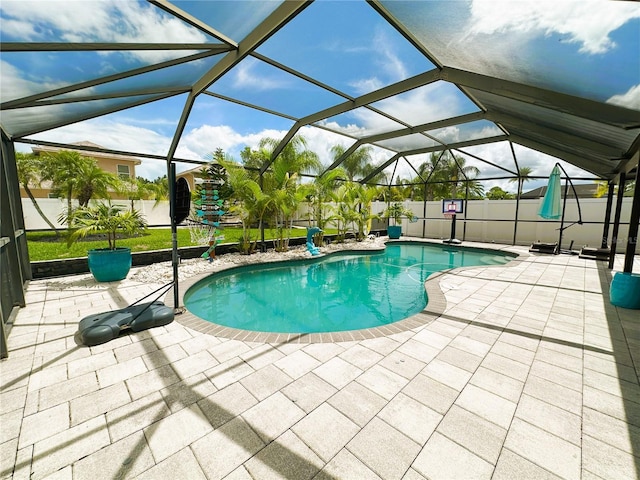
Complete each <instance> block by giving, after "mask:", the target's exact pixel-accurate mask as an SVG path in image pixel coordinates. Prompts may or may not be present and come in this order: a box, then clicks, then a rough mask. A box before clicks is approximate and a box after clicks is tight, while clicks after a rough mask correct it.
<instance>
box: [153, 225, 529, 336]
mask: <svg viewBox="0 0 640 480" xmlns="http://www.w3.org/2000/svg"><path fill="white" fill-rule="evenodd" d="M407 242H410V243H428V244H433V245H439V246H441V245H442V243H441V242H437V241H434V240H430V239H423V238H404V239H398V240H387V241H386V242H385V246H386V244H387V243H407ZM385 246H383V247H381V248H375V249H371V248H367V249H364V248H346V249H343V250H338V251H335V252H330V253H325V254H322V255H319V256H317V257H303V258H293V259H285V260H282V259H276V260H266V261H261V262H254V263H250V264H242V265H228V266H224V267H222V268H220V269H219V270H216V271H215V272H207V273H202V274H199V275H194V276H193V277H189V278H187V279H185V280H183V281H182V282H181V284H180V286H179V292H178V293H179V295H178V298H179V304H180V305H184V292H186V291H187V290H189V288H191V287H192V286H193V285H195V284H196V283H198V282H199V281H201V280H203V279H204V278H206V277H208V276H210V275H213V274H216V273H219V272H224V271H228V270H233V269H239V268H243V267H247V266H251V265H266V264H277V263H283V262H285V263H290V262H308V261H309V260H312V259H317V260H318V261H320V260H321V259H322V258H325V257H328V256H332V255H336V254H345V253H347V254H359V253H360V254H361V253H379V252H380V251H384V249H385V248H386V247H385ZM354 247H357V246H354ZM455 247H456V248H466V249H470V250H471V249H473V250H489V251H497V252H503V253H510V254H513V255H514V257H513V259H512V260H511V261H510V262H509V263H506V264H504V265H475V266H469V267H456V268H451V269H447V270H442V271H439V272H434V273H432V274H431V275H429V277H428V278H427V279H426V280H425V282H424V287H425V290H426V292H427V297H428V299H429V301H428V302H427V305H426V307H425V309H424V310H422V311H421V312H419V313H417V314H415V315H412V316H410V317H407V318H405V319H403V320H399V321H397V322H393V323H389V324H387V325H381V326H378V327H371V328H363V329H358V330H343V331H339V332H320V333H273V332H257V331H252V330H243V329H238V328H233V327H227V326H224V325H219V324H217V323H214V322H210V321H208V320H204V319H203V318H200V317H198V316H197V315H194V314H193V313H191V312H190V311H189V310H187V309H186V308H184V311H183V312H182V313H180V314H177V315H176V317H175V320H176V321H177V322H178V323H179V324H181V325H182V326H184V327H187V328H190V329H192V330H196V331H198V332H200V333H204V334H207V335H213V336H216V337H222V338H227V339H233V340H239V341H243V342H255V343H266V344H281V343H305V344H306V343H334V342H354V341H362V340H366V339H369V338H377V337H385V336H387V335H392V334H395V333H402V332H406V331H409V330H413V329H416V328H419V327H423V326H425V325H428V324H429V323H431V322H433V321H434V320H436V319H437V318H438V317H440V316H441V315H442V314H443V313H444V311H445V310H446V307H447V300H446V297H445V295H444V292H443V291H442V288H441V287H440V281H439V279H440V277H441V276H443V275H445V274H452V273H453V274H455V273H457V272H460V271H464V270H469V269H473V268H487V267H511V266H515V265H517V264H519V263H520V262H521V261H522V260H523V259H524V258H526V257H528V256H529V255H528V254H525V253H523V252H522V251H516V250H515V249H512V250H510V248H512V247H511V246H504V245H502V246H497V245H496V246H492V245H485V244H482V246H474V245H471V246H467V245H455ZM164 301H165V303H167V304H170V303H172V302H173V288H172V289H170V290H169V292H167V294H166V295H165V299H164Z"/></svg>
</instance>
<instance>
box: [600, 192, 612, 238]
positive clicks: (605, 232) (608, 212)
mask: <svg viewBox="0 0 640 480" xmlns="http://www.w3.org/2000/svg"><path fill="white" fill-rule="evenodd" d="M614 188H615V185H614V184H613V183H609V191H608V192H607V208H606V210H605V213H604V227H603V229H602V244H601V245H600V248H607V246H608V243H609V225H610V224H611V207H612V206H613V189H614Z"/></svg>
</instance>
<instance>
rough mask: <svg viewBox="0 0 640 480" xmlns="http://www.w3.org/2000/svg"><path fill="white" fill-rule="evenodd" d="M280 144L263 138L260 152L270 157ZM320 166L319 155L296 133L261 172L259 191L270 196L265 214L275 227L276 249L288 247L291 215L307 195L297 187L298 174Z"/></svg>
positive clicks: (298, 182)
mask: <svg viewBox="0 0 640 480" xmlns="http://www.w3.org/2000/svg"><path fill="white" fill-rule="evenodd" d="M279 143H280V142H279V141H278V140H276V139H272V138H264V139H262V140H261V141H260V148H261V151H262V154H261V155H264V154H266V153H269V158H271V157H272V155H273V152H274V150H275V148H276V147H277V146H278V145H279ZM319 168H320V161H319V160H318V156H317V155H316V154H315V153H314V152H312V151H311V150H308V149H307V143H306V141H305V139H304V138H303V137H301V136H295V137H293V138H292V139H291V141H290V142H289V143H287V145H285V146H284V148H282V150H281V151H280V153H279V154H278V156H277V157H276V158H275V159H274V160H273V163H272V164H271V167H270V169H269V170H268V171H267V172H265V173H264V175H263V179H262V192H263V193H264V194H265V195H267V196H268V197H269V199H270V201H269V207H268V210H267V212H266V213H267V214H269V215H270V217H271V223H272V227H273V228H275V229H276V234H277V235H276V241H275V248H276V250H277V251H286V250H288V248H289V238H290V236H291V228H292V226H293V216H294V214H295V212H296V211H297V210H298V206H299V204H300V203H301V202H302V201H303V200H304V199H305V197H306V193H307V190H306V188H301V186H300V178H301V177H300V175H301V174H302V173H305V172H310V171H317V170H318V169H319Z"/></svg>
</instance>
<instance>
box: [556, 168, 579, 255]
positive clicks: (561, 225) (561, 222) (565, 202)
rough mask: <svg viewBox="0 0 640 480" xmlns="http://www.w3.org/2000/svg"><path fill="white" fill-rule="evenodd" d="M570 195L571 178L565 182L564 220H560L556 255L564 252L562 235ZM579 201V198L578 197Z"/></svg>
mask: <svg viewBox="0 0 640 480" xmlns="http://www.w3.org/2000/svg"><path fill="white" fill-rule="evenodd" d="M568 193H569V178H568V177H567V179H566V180H565V184H564V199H563V200H562V218H561V219H560V238H558V248H556V253H560V250H562V233H563V231H564V213H565V212H566V210H567V194H568ZM576 200H577V197H576Z"/></svg>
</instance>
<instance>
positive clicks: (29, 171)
mask: <svg viewBox="0 0 640 480" xmlns="http://www.w3.org/2000/svg"><path fill="white" fill-rule="evenodd" d="M16 167H17V169H18V180H19V182H20V185H22V188H24V191H25V192H26V193H27V196H28V197H29V199H30V200H31V203H33V206H34V208H35V209H36V212H38V214H39V215H40V216H41V217H42V219H43V220H44V221H45V222H46V223H47V225H49V227H50V228H51V230H53V231H54V233H55V234H56V237H59V236H60V233H59V232H58V230H57V229H56V226H55V225H54V224H53V223H52V222H51V220H49V219H48V218H47V216H46V215H45V214H44V212H43V211H42V209H41V208H40V205H38V202H37V201H36V198H35V196H34V195H33V192H32V191H31V185H40V183H41V180H40V178H41V164H40V162H39V160H38V158H37V157H36V156H35V155H33V154H26V153H22V152H17V153H16Z"/></svg>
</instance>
